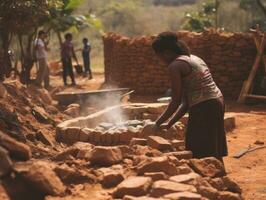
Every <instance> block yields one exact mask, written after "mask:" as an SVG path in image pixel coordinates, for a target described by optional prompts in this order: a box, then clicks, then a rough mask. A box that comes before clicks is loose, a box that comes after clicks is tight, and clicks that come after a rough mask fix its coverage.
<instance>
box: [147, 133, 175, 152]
mask: <svg viewBox="0 0 266 200" xmlns="http://www.w3.org/2000/svg"><path fill="white" fill-rule="evenodd" d="M148 146H150V147H151V148H154V149H157V150H160V151H164V150H171V149H172V146H171V143H170V142H168V141H167V140H166V139H164V138H162V137H159V136H149V137H148Z"/></svg>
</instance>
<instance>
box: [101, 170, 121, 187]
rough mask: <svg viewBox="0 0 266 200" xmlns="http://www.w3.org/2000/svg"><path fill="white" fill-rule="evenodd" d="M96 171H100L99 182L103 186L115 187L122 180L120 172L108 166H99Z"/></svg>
mask: <svg viewBox="0 0 266 200" xmlns="http://www.w3.org/2000/svg"><path fill="white" fill-rule="evenodd" d="M98 172H100V173H101V176H102V178H101V180H100V183H101V184H102V185H103V186H104V187H105V188H111V187H115V186H117V185H118V184H119V183H121V182H122V181H123V180H124V176H123V174H122V172H118V171H115V170H113V169H110V168H100V169H99V170H98Z"/></svg>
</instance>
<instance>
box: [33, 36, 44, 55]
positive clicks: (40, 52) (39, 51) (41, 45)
mask: <svg viewBox="0 0 266 200" xmlns="http://www.w3.org/2000/svg"><path fill="white" fill-rule="evenodd" d="M34 44H35V46H36V57H37V59H42V58H46V50H45V45H44V42H43V41H42V39H40V38H37V39H36V40H35V42H34Z"/></svg>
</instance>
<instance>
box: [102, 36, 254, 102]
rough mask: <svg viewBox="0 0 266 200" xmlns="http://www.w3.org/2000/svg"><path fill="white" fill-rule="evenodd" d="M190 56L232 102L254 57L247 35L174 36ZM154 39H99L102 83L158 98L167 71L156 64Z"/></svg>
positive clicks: (165, 82)
mask: <svg viewBox="0 0 266 200" xmlns="http://www.w3.org/2000/svg"><path fill="white" fill-rule="evenodd" d="M177 35H178V37H179V38H180V39H182V40H184V41H185V42H186V43H187V44H188V46H189V47H190V48H191V51H192V53H193V54H195V55H197V56H199V57H201V58H203V59H204V60H205V61H206V62H207V64H208V66H209V67H210V69H211V71H212V74H213V77H214V79H215V81H216V83H217V84H218V86H219V87H220V88H221V90H222V91H223V93H224V95H225V97H227V98H233V99H236V98H237V96H238V95H239V93H240V90H241V87H242V84H243V81H244V80H245V79H246V78H247V76H248V73H249V71H250V68H251V66H252V64H253V62H254V59H255V55H256V47H255V44H254V41H253V38H252V36H251V35H250V34H245V33H216V32H213V31H205V32H203V33H193V32H185V31H180V32H177ZM154 37H155V36H147V37H144V36H142V37H136V38H127V37H123V36H120V35H117V34H114V33H108V34H106V35H105V36H104V37H103V42H104V57H105V80H106V82H107V83H109V84H114V85H116V86H119V87H130V88H132V89H135V90H136V91H137V92H138V93H144V94H160V93H164V92H165V91H166V90H167V89H168V87H169V80H168V78H167V67H166V66H164V65H163V64H162V63H160V62H159V60H158V58H157V57H156V55H155V54H154V52H153V50H152V48H151V43H152V40H153V38H154Z"/></svg>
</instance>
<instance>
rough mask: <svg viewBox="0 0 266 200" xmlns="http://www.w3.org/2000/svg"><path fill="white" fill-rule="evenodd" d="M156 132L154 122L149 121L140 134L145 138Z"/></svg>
mask: <svg viewBox="0 0 266 200" xmlns="http://www.w3.org/2000/svg"><path fill="white" fill-rule="evenodd" d="M158 132H159V130H156V129H155V128H154V122H149V123H148V124H146V125H145V126H144V128H143V129H142V131H141V134H140V136H142V137H145V138H147V137H148V136H151V135H156V134H157V133H158Z"/></svg>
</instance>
